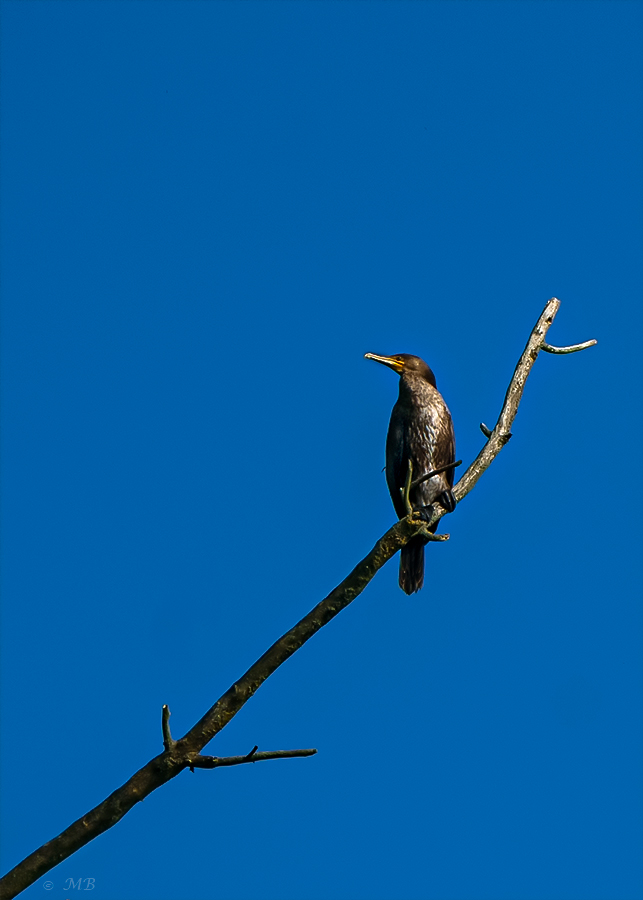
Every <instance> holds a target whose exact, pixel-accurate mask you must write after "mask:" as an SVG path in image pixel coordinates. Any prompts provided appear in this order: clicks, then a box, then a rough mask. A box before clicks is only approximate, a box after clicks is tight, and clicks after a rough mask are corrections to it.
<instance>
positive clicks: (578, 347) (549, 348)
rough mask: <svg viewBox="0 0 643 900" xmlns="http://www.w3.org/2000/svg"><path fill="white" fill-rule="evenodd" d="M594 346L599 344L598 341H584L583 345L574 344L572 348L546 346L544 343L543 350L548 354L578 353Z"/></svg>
mask: <svg viewBox="0 0 643 900" xmlns="http://www.w3.org/2000/svg"><path fill="white" fill-rule="evenodd" d="M594 344H598V341H583V343H582V344H572V345H571V347H552V345H551V344H546V343H545V342H544V341H543V343H542V345H541V350H544V351H545V352H546V353H577V352H578V351H579V350H586V349H587V348H588V347H593V346H594Z"/></svg>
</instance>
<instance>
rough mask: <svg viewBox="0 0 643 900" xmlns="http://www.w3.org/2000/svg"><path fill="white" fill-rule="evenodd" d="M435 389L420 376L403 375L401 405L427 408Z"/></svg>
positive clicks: (401, 379) (401, 380)
mask: <svg viewBox="0 0 643 900" xmlns="http://www.w3.org/2000/svg"><path fill="white" fill-rule="evenodd" d="M435 390H436V389H435V387H434V386H433V385H432V384H430V383H429V382H428V381H427V380H426V378H422V377H421V376H419V375H402V376H401V378H400V397H399V401H398V402H399V403H401V404H402V405H404V406H426V403H427V400H428V398H429V397H430V395H431V394H434V393H435Z"/></svg>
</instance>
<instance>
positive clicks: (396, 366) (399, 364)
mask: <svg viewBox="0 0 643 900" xmlns="http://www.w3.org/2000/svg"><path fill="white" fill-rule="evenodd" d="M364 359H374V360H375V362H378V363H382V365H384V366H388V367H389V369H393V371H394V372H397V374H398V375H401V374H402V372H403V371H404V361H403V360H401V359H395V357H394V356H378V355H377V353H365V354H364Z"/></svg>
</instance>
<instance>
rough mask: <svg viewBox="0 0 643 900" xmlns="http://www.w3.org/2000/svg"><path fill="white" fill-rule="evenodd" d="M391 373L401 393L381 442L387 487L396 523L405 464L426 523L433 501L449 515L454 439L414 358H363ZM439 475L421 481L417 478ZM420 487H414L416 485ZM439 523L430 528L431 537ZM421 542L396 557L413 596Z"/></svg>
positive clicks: (402, 510)
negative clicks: (397, 382)
mask: <svg viewBox="0 0 643 900" xmlns="http://www.w3.org/2000/svg"><path fill="white" fill-rule="evenodd" d="M364 356H365V358H366V359H373V360H375V362H378V363H382V364H383V365H385V366H388V367H389V368H390V369H393V371H394V372H397V374H398V375H399V376H400V393H399V397H398V400H397V403H396V404H395V406H394V407H393V411H392V413H391V421H390V424H389V428H388V434H387V436H386V482H387V484H388V489H389V493H390V495H391V500H392V501H393V506H394V507H395V512H396V513H397V516H398V518H399V519H403V518H404V517H405V516H406V515H407V510H406V507H405V503H404V497H403V496H402V490H403V488H404V485H405V483H406V479H407V475H408V471H409V460H410V462H411V463H412V473H413V474H412V479H413V480H412V483H411V490H410V492H409V500H410V503H411V507H412V508H413V510H414V511H416V512H419V513H420V515H422V516H423V518H425V519H427V520H428V519H430V516H431V514H432V512H433V507H432V504H433V502H434V501H437V502H438V503H439V504H440V505H441V506H443V507H444V509H446V510H447V512H453V510H454V509H455V506H456V499H455V496H454V494H453V473H454V469H455V465H456V463H455V434H454V431H453V421H452V419H451V413H450V412H449V408H448V407H447V405H446V403H445V402H444V398H443V397H442V394H441V393H440V392H439V391H438V389H437V387H436V383H435V375H434V374H433V372H432V371H431V369H430V368H429V366H428V365H427V364H426V363H425V362H424V360H423V359H420V357H419V356H412V355H411V354H409V353H397V354H395V356H379V355H378V354H376V353H366V354H364ZM436 469H440V470H442V471H440V472H439V473H436V474H435V475H432V476H431V477H430V478H427V479H425V480H423V481H419V480H420V479H422V476H424V475H428V474H429V473H430V472H434V471H435V470H436ZM418 481H419V483H418ZM437 525H438V523H437V522H436V523H434V524H433V525H431V526H429V528H430V531H432V532H435V530H436V528H437ZM426 543H427V540H426V538H423V537H422V536H421V535H418V536H417V537H414V538H411V540H410V541H409V542H408V544H406V545H405V546H404V547H402V551H401V553H400V578H399V582H400V587H401V588H402V590H403V591H404V592H405V593H406V594H414V593H415V592H416V591H419V590H420V588H421V587H422V585H423V584H424V546H425V544H426Z"/></svg>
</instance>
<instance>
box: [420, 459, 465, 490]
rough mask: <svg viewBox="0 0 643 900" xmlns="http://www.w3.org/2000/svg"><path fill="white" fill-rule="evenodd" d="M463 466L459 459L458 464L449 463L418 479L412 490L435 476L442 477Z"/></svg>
mask: <svg viewBox="0 0 643 900" xmlns="http://www.w3.org/2000/svg"><path fill="white" fill-rule="evenodd" d="M461 465H462V460H461V459H459V460H458V461H457V462H452V463H447V464H446V466H440V468H439V469H433V471H432V472H427V474H426V475H422V477H421V478H416V480H415V481H414V482H413V484H412V485H411V490H412V489H413V488H415V487H417V486H418V484H422V483H423V482H425V481H428V480H429V478H433V476H434V475H441V474H442V473H443V472H448V471H449V469H457V467H458V466H461Z"/></svg>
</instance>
